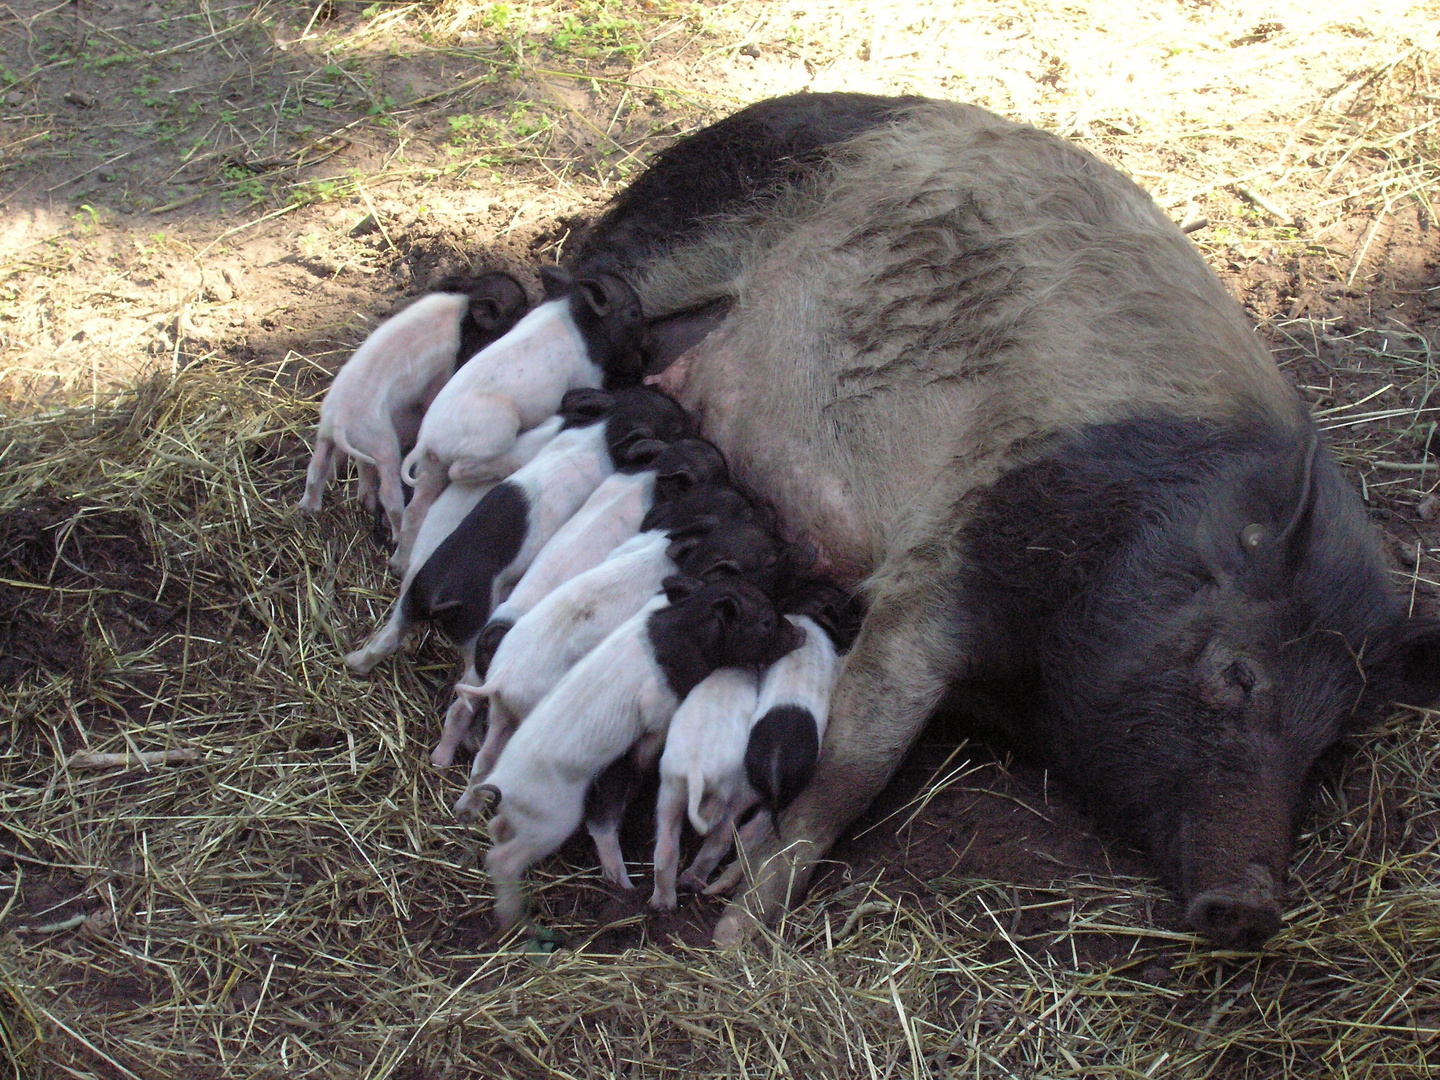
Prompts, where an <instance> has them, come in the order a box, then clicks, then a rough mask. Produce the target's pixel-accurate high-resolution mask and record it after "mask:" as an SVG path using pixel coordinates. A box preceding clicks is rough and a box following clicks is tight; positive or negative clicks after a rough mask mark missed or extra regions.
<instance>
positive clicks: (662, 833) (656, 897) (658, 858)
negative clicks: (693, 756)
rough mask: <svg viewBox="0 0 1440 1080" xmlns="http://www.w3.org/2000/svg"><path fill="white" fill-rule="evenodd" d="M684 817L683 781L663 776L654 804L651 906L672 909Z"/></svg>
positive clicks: (657, 908) (673, 908)
mask: <svg viewBox="0 0 1440 1080" xmlns="http://www.w3.org/2000/svg"><path fill="white" fill-rule="evenodd" d="M684 821H685V785H684V784H683V783H679V782H674V781H672V780H671V779H668V778H667V779H666V780H665V782H664V783H663V784H661V786H660V798H659V800H658V801H657V802H656V804H655V891H654V893H652V894H651V896H650V906H651V907H652V908H655V909H656V910H657V911H674V910H675V905H676V899H675V870H676V868H677V867H678V866H679V865H680V829H681V826H682V824H683V823H684Z"/></svg>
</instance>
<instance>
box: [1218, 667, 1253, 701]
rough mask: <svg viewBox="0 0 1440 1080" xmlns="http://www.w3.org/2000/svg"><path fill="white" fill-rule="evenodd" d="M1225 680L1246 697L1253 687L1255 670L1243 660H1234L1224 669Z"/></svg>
mask: <svg viewBox="0 0 1440 1080" xmlns="http://www.w3.org/2000/svg"><path fill="white" fill-rule="evenodd" d="M1225 681H1226V682H1227V683H1229V684H1230V685H1231V686H1233V687H1236V688H1237V689H1239V690H1240V692H1241V693H1243V694H1245V695H1246V696H1247V697H1248V696H1249V694H1250V691H1251V690H1253V689H1255V671H1254V669H1253V668H1251V666H1250V665H1249V664H1247V663H1245V661H1243V660H1236V661H1235V662H1234V663H1233V664H1231V665H1230V666H1229V667H1227V668H1226V669H1225Z"/></svg>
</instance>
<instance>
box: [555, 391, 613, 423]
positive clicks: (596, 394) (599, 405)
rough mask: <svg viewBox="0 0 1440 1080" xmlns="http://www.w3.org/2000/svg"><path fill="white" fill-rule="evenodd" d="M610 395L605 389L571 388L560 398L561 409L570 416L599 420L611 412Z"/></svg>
mask: <svg viewBox="0 0 1440 1080" xmlns="http://www.w3.org/2000/svg"><path fill="white" fill-rule="evenodd" d="M610 404H611V400H610V395H609V394H608V393H606V392H605V391H604V390H591V389H589V388H582V389H580V390H570V391H568V392H566V394H565V396H564V397H563V398H561V399H560V411H561V412H562V413H564V414H565V415H566V416H569V417H576V418H589V419H593V420H598V419H600V418H601V417H602V416H605V415H607V414H608V413H609V412H610Z"/></svg>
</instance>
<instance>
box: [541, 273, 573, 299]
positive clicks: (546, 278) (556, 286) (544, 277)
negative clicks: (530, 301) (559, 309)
mask: <svg viewBox="0 0 1440 1080" xmlns="http://www.w3.org/2000/svg"><path fill="white" fill-rule="evenodd" d="M574 286H575V279H574V278H573V277H572V276H571V275H570V273H569V271H566V270H562V269H560V267H559V266H554V265H552V266H542V267H540V287H541V288H542V289H544V290H545V299H546V300H559V299H560V298H561V297H562V296H568V295H570V292H571V290H572V289H573V288H574Z"/></svg>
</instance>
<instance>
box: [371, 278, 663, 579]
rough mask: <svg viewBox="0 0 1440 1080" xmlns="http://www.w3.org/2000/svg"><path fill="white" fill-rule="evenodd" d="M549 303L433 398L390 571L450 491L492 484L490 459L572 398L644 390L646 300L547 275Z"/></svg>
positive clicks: (408, 473) (616, 283)
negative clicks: (607, 390) (631, 387)
mask: <svg viewBox="0 0 1440 1080" xmlns="http://www.w3.org/2000/svg"><path fill="white" fill-rule="evenodd" d="M541 278H542V281H543V282H544V285H545V293H546V297H547V299H546V300H545V302H544V303H542V304H540V305H538V306H537V307H536V308H535V310H534V311H532V312H530V314H529V315H527V316H525V318H523V319H522V320H520V322H519V323H518V324H517V325H516V326H515V328H514V329H513V330H512V331H511V332H510V333H508V334H506V335H505V336H504V337H503V338H501V339H500V340H499V341H496V342H494V343H493V344H492V345H490V346H489V347H487V348H486V349H484V350H483V351H481V352H480V353H479V354H478V355H477V356H474V357H472V358H471V359H470V361H469V362H467V363H466V364H465V366H464V367H463V368H462V369H461V370H460V371H459V372H457V373H456V376H455V378H453V379H451V380H450V382H448V383H446V384H445V388H444V389H443V390H441V391H440V393H439V394H437V395H436V396H435V400H434V402H433V404H432V405H431V406H430V409H429V411H428V412H427V413H426V414H425V419H424V422H423V423H422V424H421V425H420V430H419V436H418V438H417V439H416V442H415V448H414V449H413V450H411V451H410V453H409V454H408V455H406V457H405V461H404V465H403V467H402V475H403V476H404V478H405V482H406V483H408V484H410V485H411V486H413V487H414V488H415V493H414V497H413V498H411V500H410V504H409V505H408V506H407V507H405V513H404V521H403V524H402V528H401V531H400V545H399V547H398V548H397V550H396V553H395V558H394V560H393V565H394V566H395V569H396V570H397V571H403V569H404V567H405V566H406V564H407V561H408V558H409V549H410V545H411V544H412V543H413V539H414V536H415V533H416V532H417V531H418V530H419V527H420V522H421V521H422V520H424V517H425V514H426V513H427V512H428V511H429V509H430V504H431V503H432V502H434V501H435V498H436V496H438V495H439V494H440V492H441V490H443V489H444V487H445V485H446V483H448V482H449V481H452V480H453V481H464V482H468V483H478V482H479V481H482V480H487V479H494V478H495V471H494V466H493V464H492V462H493V459H495V458H496V457H499V456H500V455H502V454H504V452H505V451H506V450H507V449H508V448H509V446H510V444H511V443H513V442H514V441H515V437H516V435H517V434H519V432H521V431H524V430H525V429H527V428H531V427H534V426H535V425H536V424H538V423H540V422H541V421H542V420H544V419H546V418H547V417H549V416H550V415H551V414H553V413H554V412H555V411H556V409H557V408H559V406H560V401H561V398H562V397H563V396H564V395H565V393H566V392H567V391H569V390H575V389H581V388H586V387H589V388H597V387H600V386H601V385H602V384H603V385H605V386H607V387H615V386H621V385H625V384H627V383H634V382H637V381H638V371H639V368H638V363H639V359H638V350H639V347H640V340H641V333H642V317H641V311H640V300H639V298H638V297H637V296H636V295H635V292H634V290H632V289H631V288H630V287H629V286H628V285H627V284H626V283H625V282H624V281H622V280H621V279H620V278H618V277H615V276H614V275H612V274H604V273H602V274H598V275H596V276H595V277H593V278H583V279H579V280H577V279H574V278H571V277H570V276H569V275H568V274H566V273H565V272H564V271H561V270H559V269H558V268H554V267H550V268H546V269H544V270H542V271H541Z"/></svg>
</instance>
